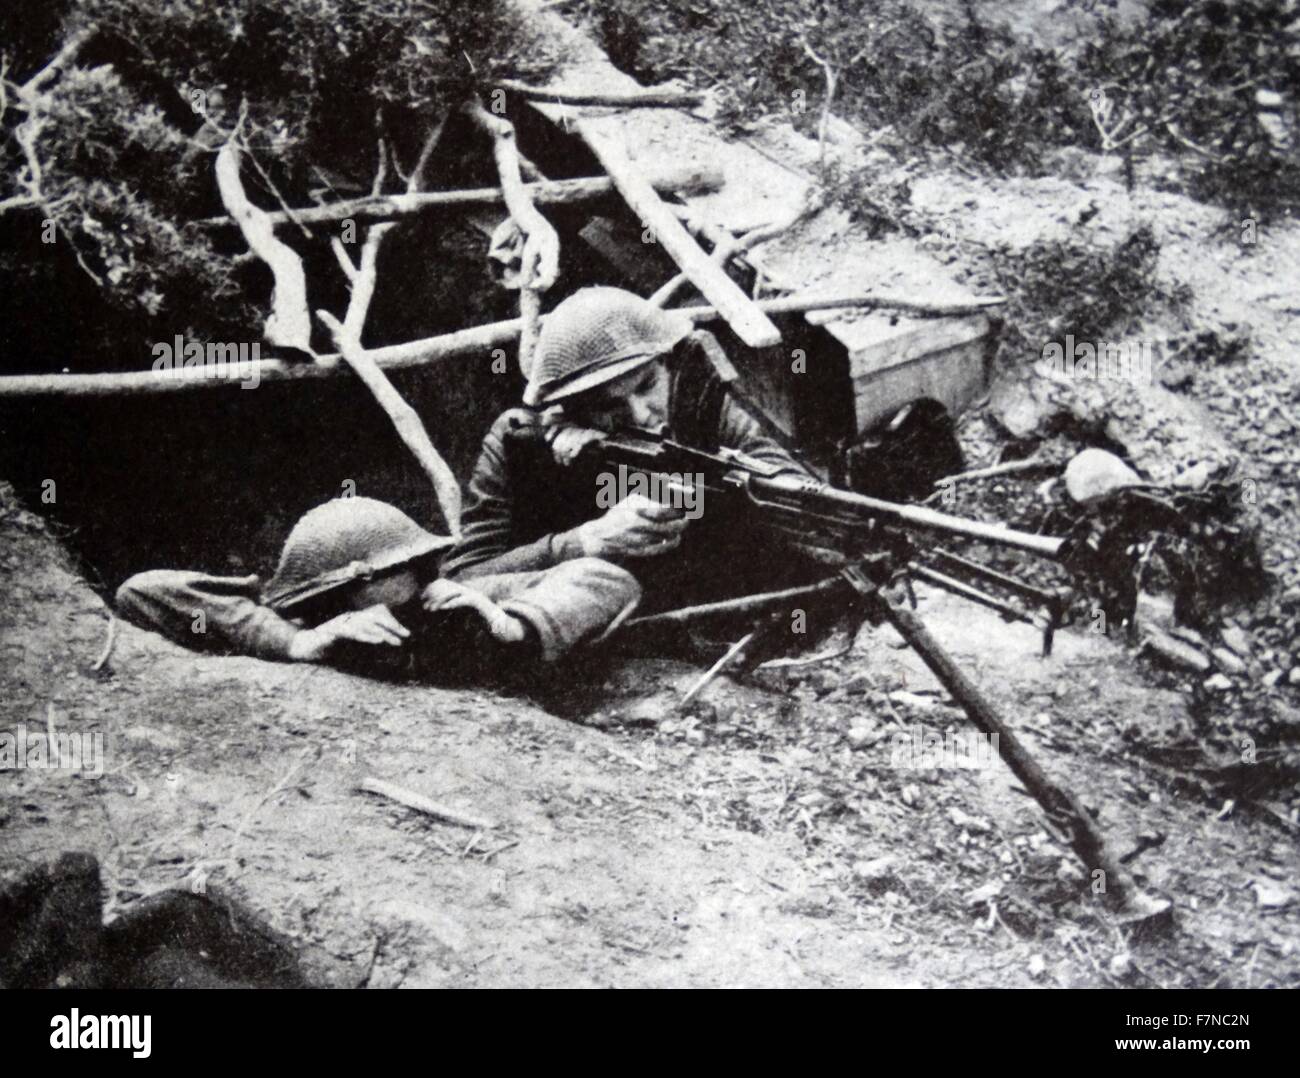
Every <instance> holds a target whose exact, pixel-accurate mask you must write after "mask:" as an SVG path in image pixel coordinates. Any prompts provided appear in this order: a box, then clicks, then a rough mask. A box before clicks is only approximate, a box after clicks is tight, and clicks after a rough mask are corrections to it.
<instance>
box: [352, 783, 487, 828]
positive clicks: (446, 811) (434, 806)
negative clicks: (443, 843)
mask: <svg viewBox="0 0 1300 1078" xmlns="http://www.w3.org/2000/svg"><path fill="white" fill-rule="evenodd" d="M357 789H358V790H361V791H363V792H364V793H368V794H377V795H378V796H379V797H386V798H388V800H390V801H396V802H397V803H398V804H399V805H405V806H406V807H407V808H409V809H415V811H416V812H423V813H425V814H426V815H429V816H435V817H437V818H438V819H440V820H446V821H447V822H448V823H454V824H456V825H458V826H460V827H468V828H471V829H473V830H475V831H492V830H494V829H495V828H496V826H497V825H496V824H495V823H494V822H493V821H492V820H485V819H483V818H482V817H481V816H474V815H471V814H470V813H467V812H460V811H459V810H457V809H454V808H450V807H449V806H447V805H442V804H439V803H438V802H437V801H434V800H433V799H432V798H428V797H425V796H424V795H423V794H417V793H415V792H414V791H413V790H407V789H405V788H404V787H402V786H398V785H397V784H396V783H393V782H385V781H384V780H383V779H377V778H373V777H366V778H364V779H362V780H361V781H360V782H359V783H357Z"/></svg>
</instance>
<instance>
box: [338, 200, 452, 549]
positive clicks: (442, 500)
mask: <svg viewBox="0 0 1300 1078" xmlns="http://www.w3.org/2000/svg"><path fill="white" fill-rule="evenodd" d="M378 227H380V228H385V227H389V226H386V225H380V226H378ZM371 231H372V232H373V231H374V230H373V229H372V230H371ZM377 246H378V244H377V242H376V243H375V245H374V246H372V245H371V243H370V238H369V237H368V238H367V243H366V248H367V249H368V250H369V251H371V252H372V253H371V254H369V255H367V251H366V250H363V251H362V262H361V268H360V270H359V271H358V276H357V280H356V281H354V283H353V285H352V291H353V296H354V297H357V296H359V295H365V296H366V297H367V298H366V305H367V306H368V305H369V298H368V295H369V293H370V292H372V291H373V290H374V256H373V251H374V249H375V247H377ZM354 312H360V313H359V314H354ZM316 317H317V318H319V319H320V320H321V321H322V322H323V323H325V325H326V327H328V329H329V331H330V332H331V334H333V336H334V343H335V345H336V346H337V347H338V349H339V351H340V353H342V356H343V359H344V361H345V362H346V363H347V364H348V366H349V367H351V368H352V369H353V370H354V371H355V372H356V374H357V377H358V378H360V379H361V381H362V382H364V383H365V385H366V388H368V389H369V390H370V392H371V393H372V394H373V395H374V397H375V400H377V401H378V402H379V405H380V407H381V408H383V409H384V411H385V412H386V413H387V414H388V418H389V419H390V420H392V423H393V426H394V428H395V429H396V430H397V434H398V436H399V437H400V438H401V439H402V441H403V442H404V443H405V444H406V447H407V448H408V449H410V451H411V452H412V454H414V456H415V459H416V460H417V461H418V462H419V464H420V467H421V468H422V469H423V470H424V473H425V475H427V476H428V477H429V481H430V482H431V483H432V484H433V491H434V494H435V496H436V497H437V499H438V505H439V507H440V508H441V510H442V515H443V518H444V519H445V520H446V522H447V528H448V530H449V531H450V532H451V534H452V535H453V536H459V534H460V511H461V495H460V485H459V484H458V483H457V482H456V475H455V473H454V472H453V471H452V470H451V468H450V467H448V465H447V462H446V461H445V460H443V459H442V456H441V455H440V454H439V453H438V451H437V450H436V449H435V448H434V446H433V442H432V441H430V440H429V432H428V431H426V430H425V429H424V424H423V423H422V422H421V421H420V417H419V415H418V414H417V413H416V411H415V409H414V408H412V407H411V406H410V405H409V404H407V403H406V401H405V400H403V399H402V395H401V394H400V393H398V392H397V390H396V389H395V388H394V387H393V383H392V382H390V381H389V380H388V376H387V375H386V374H384V372H383V371H382V370H380V368H379V365H378V364H377V363H376V362H375V358H374V356H373V355H372V354H371V353H369V352H367V351H366V350H365V349H363V348H362V347H361V343H360V341H359V340H358V339H357V338H356V337H355V336H353V335H352V334H353V329H354V328H355V327H357V326H358V325H359V323H360V322H361V321H362V320H363V319H364V317H365V310H364V308H363V307H360V306H358V305H356V304H350V305H349V307H348V323H347V324H345V323H340V322H339V320H338V319H337V318H335V317H334V316H333V315H332V314H330V313H329V311H317V312H316Z"/></svg>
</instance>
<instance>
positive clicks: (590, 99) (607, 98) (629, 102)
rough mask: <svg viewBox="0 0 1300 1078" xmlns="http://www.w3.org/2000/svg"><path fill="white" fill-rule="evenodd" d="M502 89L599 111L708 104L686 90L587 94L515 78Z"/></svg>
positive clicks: (690, 106) (505, 80) (559, 103)
mask: <svg viewBox="0 0 1300 1078" xmlns="http://www.w3.org/2000/svg"><path fill="white" fill-rule="evenodd" d="M497 85H498V86H500V87H501V88H502V89H505V90H509V91H510V92H511V93H512V94H518V95H519V96H520V97H525V98H527V99H528V100H530V101H545V102H548V103H549V104H552V105H574V106H582V105H590V106H593V107H599V108H616V109H643V108H669V109H687V108H696V107H697V106H699V105H702V104H703V103H704V95H703V94H699V93H691V92H689V91H682V90H642V91H639V92H637V93H631V94H607V93H606V94H584V93H577V92H574V91H570V90H548V89H547V88H546V87H544V86H529V85H527V84H526V83H522V82H515V81H514V80H513V79H501V80H500V81H499V82H498V83H497Z"/></svg>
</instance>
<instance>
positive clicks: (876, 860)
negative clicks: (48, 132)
mask: <svg viewBox="0 0 1300 1078" xmlns="http://www.w3.org/2000/svg"><path fill="white" fill-rule="evenodd" d="M897 865H898V858H896V857H893V856H892V855H890V854H886V855H885V856H883V857H873V858H872V859H871V860H870V861H857V862H855V863H854V865H853V875H855V876H856V877H857V878H858V879H860V880H863V881H865V882H867V883H880V882H882V881H884V880H889V879H893V876H894V869H895V867H896V866H897Z"/></svg>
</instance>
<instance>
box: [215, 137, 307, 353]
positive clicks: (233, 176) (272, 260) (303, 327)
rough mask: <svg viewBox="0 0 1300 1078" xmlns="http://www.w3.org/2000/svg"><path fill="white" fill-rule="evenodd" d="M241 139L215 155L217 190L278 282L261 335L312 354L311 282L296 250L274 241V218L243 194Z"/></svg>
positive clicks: (227, 144)
mask: <svg viewBox="0 0 1300 1078" xmlns="http://www.w3.org/2000/svg"><path fill="white" fill-rule="evenodd" d="M238 138H239V135H238V133H236V134H235V135H234V136H232V137H231V138H230V139H228V140H227V141H226V143H225V145H223V146H222V147H221V149H220V150H219V151H218V153H217V162H216V173H217V190H218V191H219V192H220V194H221V202H222V205H224V206H225V207H226V212H227V213H229V214H230V216H231V217H232V218H233V219H234V221H235V223H236V224H237V225H238V226H239V230H240V231H241V232H242V233H243V235H244V240H245V241H246V242H247V243H248V246H249V249H250V250H251V251H253V253H254V254H256V255H257V256H258V257H259V258H260V259H261V260H262V261H263V262H265V263H266V264H267V266H268V267H270V270H271V273H272V276H273V277H274V279H275V280H274V284H273V285H272V287H271V314H270V316H269V317H268V318H267V320H266V325H265V326H264V328H263V331H262V332H263V334H264V336H265V337H266V339H267V340H268V341H270V342H271V343H272V344H275V345H279V346H281V347H284V348H298V349H301V350H302V351H304V352H310V351H311V315H310V314H309V313H308V310H307V277H306V274H305V273H304V272H303V268H302V259H300V258H299V257H298V253H297V252H296V251H295V250H294V249H293V248H292V247H290V246H289V245H288V244H286V243H284V242H282V241H281V240H279V239H277V238H276V235H275V227H274V225H272V224H271V222H270V220H269V217H270V215H269V214H267V213H266V211H265V210H262V209H259V208H258V207H257V206H255V205H253V203H252V202H251V201H250V200H249V198H248V195H247V194H246V193H245V192H244V185H243V182H242V181H241V180H240V178H239V160H240V152H239V146H238V142H237V140H238Z"/></svg>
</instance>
